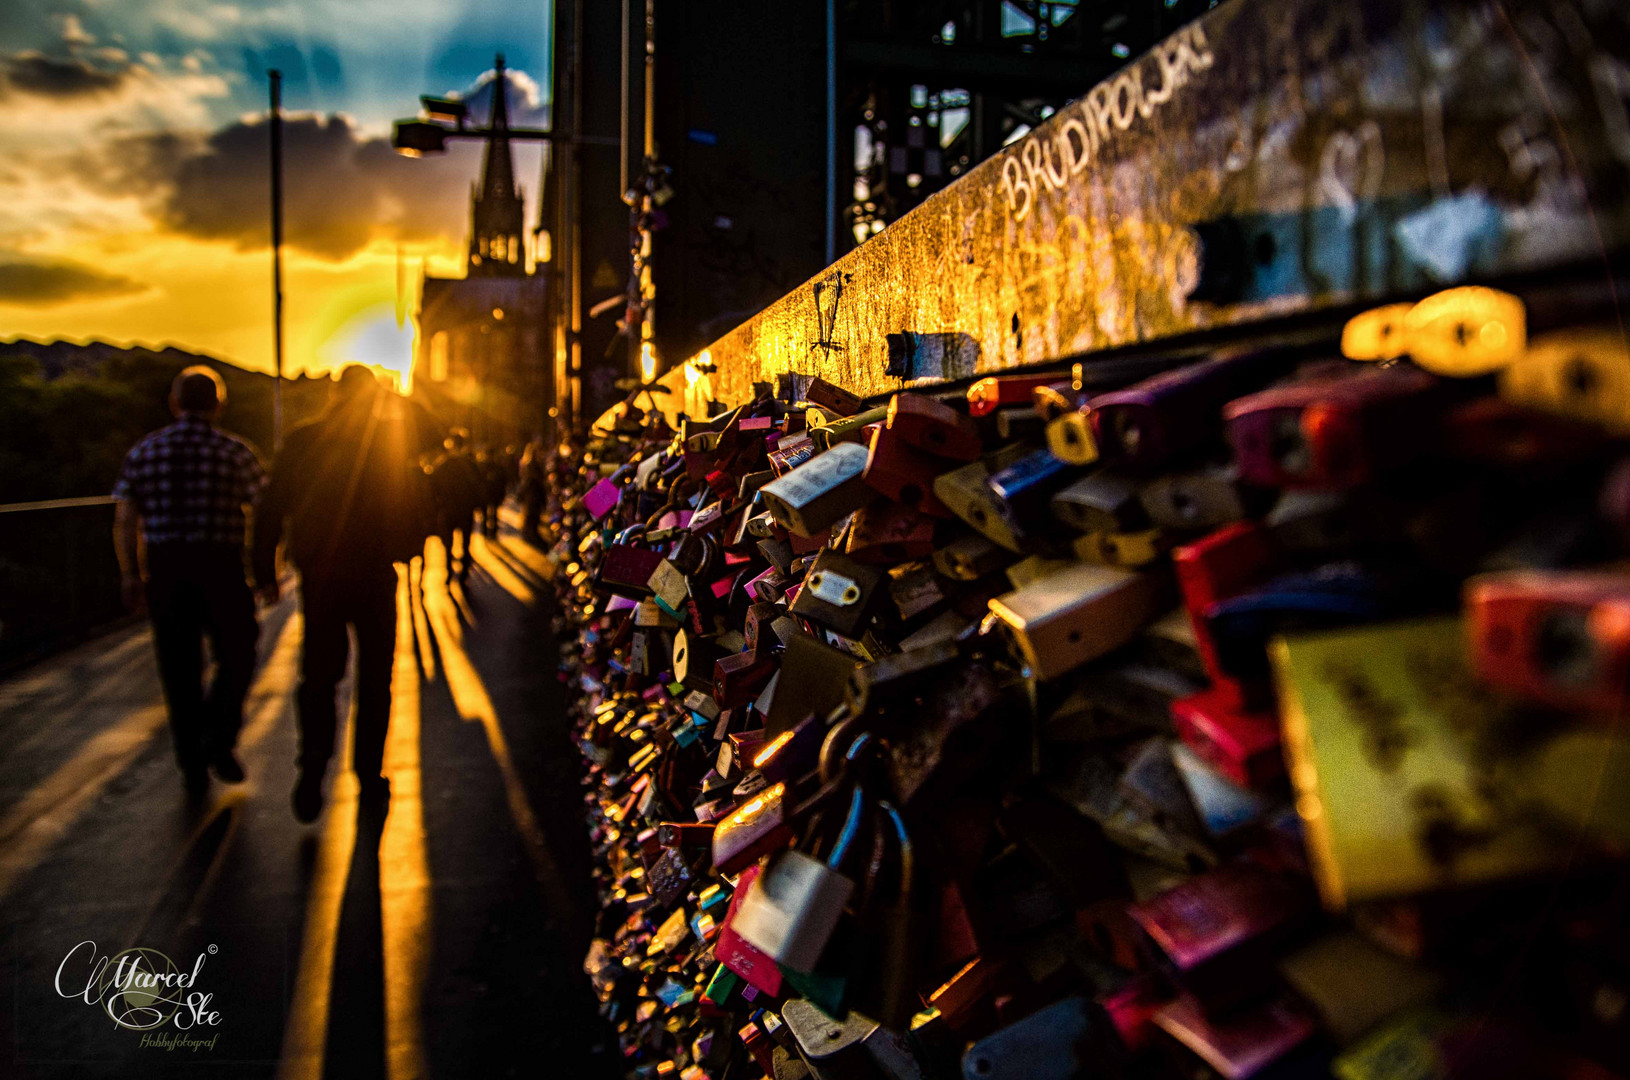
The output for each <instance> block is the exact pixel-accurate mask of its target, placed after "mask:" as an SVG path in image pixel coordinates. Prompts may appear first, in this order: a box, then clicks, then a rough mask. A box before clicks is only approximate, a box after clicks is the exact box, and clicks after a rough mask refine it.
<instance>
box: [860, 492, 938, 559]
mask: <svg viewBox="0 0 1630 1080" xmlns="http://www.w3.org/2000/svg"><path fill="white" fill-rule="evenodd" d="M933 553H934V519H933V518H930V517H927V516H926V515H924V514H921V513H919V512H918V511H916V510H913V509H911V508H910V507H908V506H902V505H900V504H899V503H895V502H879V503H872V504H871V505H870V506H867V507H863V508H861V509H859V510H856V511H855V516H854V519H853V521H852V523H851V525H850V528H849V539H848V542H847V543H846V544H845V545H844V554H846V555H848V556H849V557H851V558H853V559H856V560H858V561H860V562H864V563H872V564H875V565H893V564H895V563H903V562H909V561H911V560H912V559H922V558H926V557H927V556H929V555H932V554H933Z"/></svg>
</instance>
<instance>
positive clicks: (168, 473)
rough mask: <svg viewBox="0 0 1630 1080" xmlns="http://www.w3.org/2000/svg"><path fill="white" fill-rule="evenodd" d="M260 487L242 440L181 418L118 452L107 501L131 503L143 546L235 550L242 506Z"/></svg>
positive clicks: (260, 476) (199, 420)
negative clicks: (120, 457) (121, 456)
mask: <svg viewBox="0 0 1630 1080" xmlns="http://www.w3.org/2000/svg"><path fill="white" fill-rule="evenodd" d="M265 483H266V472H265V470H264V469H262V468H261V465H260V459H259V458H257V457H256V456H255V452H254V450H252V449H250V447H249V444H248V443H246V442H244V441H243V440H242V439H240V438H238V437H237V436H236V435H228V434H227V433H226V432H224V431H218V430H216V428H215V427H214V426H213V425H212V424H210V422H209V421H208V420H205V419H204V418H203V417H199V416H191V415H187V416H183V417H181V419H179V420H177V421H176V422H175V423H173V424H171V425H170V426H169V427H166V428H160V429H159V430H158V431H155V432H153V433H152V434H151V435H148V436H147V437H146V438H144V439H142V441H141V442H139V443H137V444H136V445H135V446H134V447H133V448H132V449H131V451H130V453H129V454H127V455H125V462H124V468H123V469H122V470H121V471H120V473H119V481H118V483H116V484H115V485H114V486H113V497H114V498H115V499H128V500H130V501H131V502H132V503H133V504H135V507H136V512H137V513H138V514H140V515H141V524H142V535H143V537H145V538H146V540H147V542H148V543H149V544H179V543H185V544H235V545H241V544H242V543H243V537H244V521H243V508H244V505H245V504H247V503H252V502H254V501H255V498H256V496H258V495H259V494H260V489H261V488H262V487H263V486H265Z"/></svg>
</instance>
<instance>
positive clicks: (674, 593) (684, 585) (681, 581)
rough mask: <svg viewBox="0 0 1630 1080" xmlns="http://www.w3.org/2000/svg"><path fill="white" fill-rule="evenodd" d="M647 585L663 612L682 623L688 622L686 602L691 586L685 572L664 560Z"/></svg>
mask: <svg viewBox="0 0 1630 1080" xmlns="http://www.w3.org/2000/svg"><path fill="white" fill-rule="evenodd" d="M646 584H647V585H648V586H649V587H650V589H651V592H652V593H653V594H654V595H655V597H656V602H657V603H658V604H659V605H661V607H662V610H663V611H666V612H667V613H668V614H669V615H672V616H674V617H675V618H676V619H679V620H680V621H681V622H683V621H686V616H687V612H686V609H685V601H686V600H688V599H689V598H690V595H691V585H690V579H689V578H687V577H686V576H685V574H684V571H682V570H680V569H679V568H678V567H677V566H675V565H674V564H673V563H671V562H669V561H668V560H667V559H663V560H662V561H661V562H659V563H657V568H656V569H655V570H653V571H652V572H651V578H650V580H649V581H647V582H646Z"/></svg>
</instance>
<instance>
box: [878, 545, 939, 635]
mask: <svg viewBox="0 0 1630 1080" xmlns="http://www.w3.org/2000/svg"><path fill="white" fill-rule="evenodd" d="M888 590H889V599H890V600H892V601H893V602H894V606H895V609H896V610H897V611H898V612H899V613H900V619H901V620H902V621H905V622H909V621H911V620H913V619H915V618H917V616H919V615H922V614H923V613H925V612H928V611H931V610H933V609H934V608H936V607H938V606H939V605H940V604H942V603H944V602H945V600H946V598H947V586H946V584H945V583H944V582H943V581H941V580H940V577H939V574H938V573H937V572H936V571H935V570H934V564H933V563H931V562H929V561H928V560H926V559H920V560H917V561H914V562H907V563H901V564H900V565H898V566H895V567H893V568H891V569H890V570H889V580H888Z"/></svg>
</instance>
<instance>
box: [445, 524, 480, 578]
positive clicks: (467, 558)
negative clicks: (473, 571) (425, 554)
mask: <svg viewBox="0 0 1630 1080" xmlns="http://www.w3.org/2000/svg"><path fill="white" fill-rule="evenodd" d="M475 518H476V513H475V509H474V508H471V509H470V510H469V511H468V512H466V513H463V514H455V515H452V516H451V517H449V518H446V519H444V521H443V524H442V533H441V544H442V547H443V548H445V549H446V550H447V574H448V576H449V577H457V578H458V579H459V580H460V581H463V580H464V579H465V578H466V577H467V576H468V575H469V573H470V562H471V555H470V538H471V537H472V536H474V535H475ZM455 533H457V534H458V552H459V561H458V569H457V570H454V569H453V534H455Z"/></svg>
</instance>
